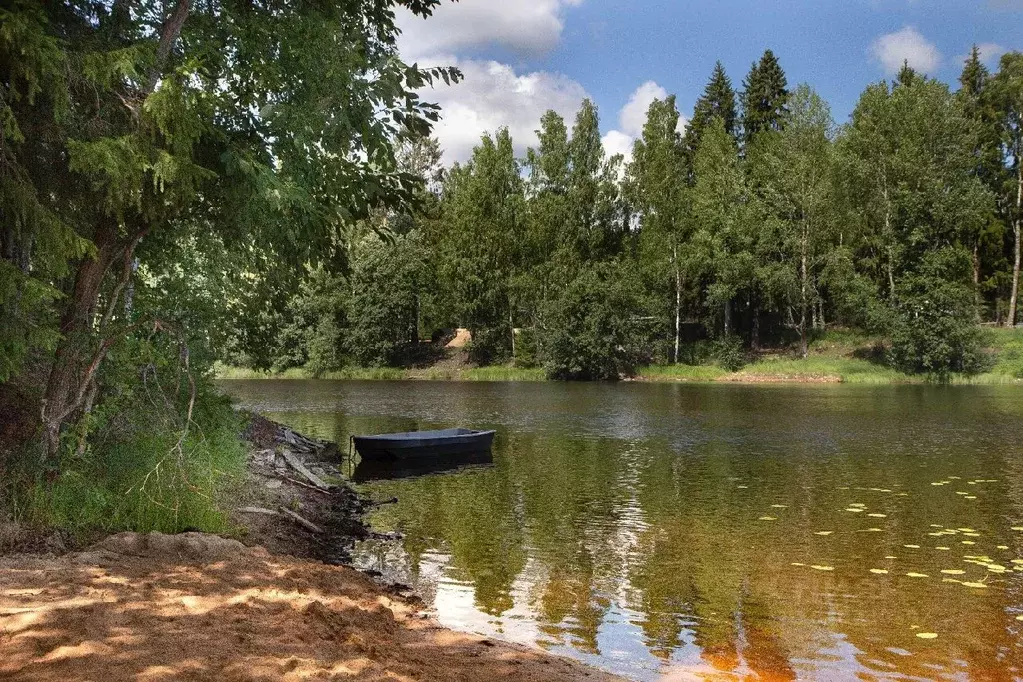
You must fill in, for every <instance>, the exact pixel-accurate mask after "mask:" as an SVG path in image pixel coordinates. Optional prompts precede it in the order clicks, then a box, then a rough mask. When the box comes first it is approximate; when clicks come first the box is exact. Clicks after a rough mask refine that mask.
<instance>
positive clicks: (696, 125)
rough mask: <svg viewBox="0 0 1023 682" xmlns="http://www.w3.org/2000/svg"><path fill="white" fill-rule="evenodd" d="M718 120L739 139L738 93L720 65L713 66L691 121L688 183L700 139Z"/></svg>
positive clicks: (689, 128)
mask: <svg viewBox="0 0 1023 682" xmlns="http://www.w3.org/2000/svg"><path fill="white" fill-rule="evenodd" d="M715 118H719V119H721V122H722V124H723V126H724V129H725V132H727V133H728V134H729V135H731V136H732V137H736V130H735V126H736V121H737V119H738V116H737V114H736V110H735V90H734V89H733V88H732V81H731V79H729V78H728V74H726V73H725V67H724V66H722V65H721V62H717V63H715V64H714V72H713V73H712V74H711V76H710V80H709V81H708V82H707V87H706V88H704V90H703V95H701V96H700V99H698V100H696V106H695V107H694V108H693V120H692V121H690V122H689V127H688V128H686V134H685V140H684V143H685V156H686V165H687V167H688V169H689V181H690V183H692V182H693V180H694V178H693V176H692V168H693V159H694V158H695V157H696V149H697V148H698V147H699V146H700V138H701V137H702V135H703V131H704V130H706V129H707V127H708V126H709V125H710V124H711V121H713V120H714V119H715Z"/></svg>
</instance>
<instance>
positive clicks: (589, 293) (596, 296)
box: [542, 264, 639, 380]
mask: <svg viewBox="0 0 1023 682" xmlns="http://www.w3.org/2000/svg"><path fill="white" fill-rule="evenodd" d="M629 274H630V273H628V271H626V270H625V269H624V268H622V267H620V266H618V265H616V264H598V265H597V266H595V267H593V268H592V269H589V270H584V271H583V272H582V274H580V275H579V276H578V277H576V279H575V280H573V281H572V282H571V283H570V284H569V285H568V287H567V288H566V289H565V290H564V292H563V293H562V294H561V296H559V297H558V298H557V299H555V300H554V301H553V302H552V303H550V304H549V305H548V307H547V311H546V314H545V315H544V320H545V329H544V344H543V357H542V363H543V368H544V370H545V372H546V374H547V376H548V377H550V378H552V379H583V380H601V379H618V378H619V377H621V376H622V375H624V374H630V373H631V372H632V371H633V369H634V368H635V366H636V359H637V356H638V346H639V334H638V331H637V326H636V321H635V316H636V314H637V312H638V310H639V303H638V301H637V299H636V297H635V294H634V293H633V292H634V291H636V290H637V287H635V286H634V285H633V283H632V282H631V281H629V280H630V277H629Z"/></svg>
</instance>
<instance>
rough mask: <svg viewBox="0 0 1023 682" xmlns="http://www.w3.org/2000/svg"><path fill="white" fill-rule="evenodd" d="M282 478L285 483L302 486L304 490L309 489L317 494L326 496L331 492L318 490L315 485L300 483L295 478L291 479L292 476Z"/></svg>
mask: <svg viewBox="0 0 1023 682" xmlns="http://www.w3.org/2000/svg"><path fill="white" fill-rule="evenodd" d="M281 478H283V479H284V480H285V481H287V482H288V483H291V484H293V485H300V486H302V487H303V488H308V489H309V490H315V491H316V492H318V493H322V494H324V495H330V491H329V490H324V489H323V488H317V487H316V486H315V485H309V484H308V483H303V482H302V481H299V480H296V479H294V478H291V477H290V476H281Z"/></svg>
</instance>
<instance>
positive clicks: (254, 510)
mask: <svg viewBox="0 0 1023 682" xmlns="http://www.w3.org/2000/svg"><path fill="white" fill-rule="evenodd" d="M278 509H280V511H279V512H276V511H274V510H273V509H265V508H263V507H239V508H238V511H239V512H241V513H243V514H265V515H267V516H287V517H288V518H290V519H291V520H293V521H295V522H296V523H298V524H299V525H300V526H304V527H305V528H307V529H309V530H310V531H312V532H313V533H322V532H323V529H322V528H320V527H319V526H317V525H316V524H315V523H313V522H312V521H310V520H309V519H306V518H303V517H302V516H299V515H298V514H296V513H295V512H293V511H291V510H290V509H288V508H287V507H278Z"/></svg>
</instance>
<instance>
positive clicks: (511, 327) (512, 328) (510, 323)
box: [508, 308, 515, 360]
mask: <svg viewBox="0 0 1023 682" xmlns="http://www.w3.org/2000/svg"><path fill="white" fill-rule="evenodd" d="M508 331H510V332H511V350H512V360H514V359H515V322H514V320H512V311H511V308H508Z"/></svg>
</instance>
